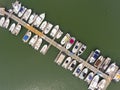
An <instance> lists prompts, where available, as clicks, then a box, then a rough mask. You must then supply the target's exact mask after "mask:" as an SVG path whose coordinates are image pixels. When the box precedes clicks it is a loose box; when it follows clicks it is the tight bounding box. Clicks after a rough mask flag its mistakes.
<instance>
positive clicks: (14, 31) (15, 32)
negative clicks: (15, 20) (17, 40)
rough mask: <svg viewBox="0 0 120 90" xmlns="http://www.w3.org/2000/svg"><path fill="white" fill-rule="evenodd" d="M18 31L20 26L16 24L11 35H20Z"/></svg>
mask: <svg viewBox="0 0 120 90" xmlns="http://www.w3.org/2000/svg"><path fill="white" fill-rule="evenodd" d="M20 30H21V25H20V24H18V25H16V27H15V29H14V30H13V31H12V32H11V33H12V34H14V35H16V36H17V35H18V34H19V33H20Z"/></svg>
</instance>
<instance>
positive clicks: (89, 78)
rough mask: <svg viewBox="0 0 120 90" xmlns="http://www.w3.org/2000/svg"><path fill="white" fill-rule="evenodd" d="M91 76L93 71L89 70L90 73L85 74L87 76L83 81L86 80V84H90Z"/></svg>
mask: <svg viewBox="0 0 120 90" xmlns="http://www.w3.org/2000/svg"><path fill="white" fill-rule="evenodd" d="M93 77H94V73H93V72H90V73H89V74H88V75H87V77H86V78H85V80H84V81H85V82H87V83H88V84H90V82H91V81H92V79H93Z"/></svg>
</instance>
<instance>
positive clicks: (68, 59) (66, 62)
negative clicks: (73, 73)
mask: <svg viewBox="0 0 120 90" xmlns="http://www.w3.org/2000/svg"><path fill="white" fill-rule="evenodd" d="M71 61H72V58H71V57H67V58H66V60H65V61H64V62H63V64H62V67H63V68H65V69H67V67H68V66H69V64H70V63H71Z"/></svg>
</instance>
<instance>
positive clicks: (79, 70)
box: [73, 63, 84, 77]
mask: <svg viewBox="0 0 120 90" xmlns="http://www.w3.org/2000/svg"><path fill="white" fill-rule="evenodd" d="M83 68H84V65H83V63H80V64H79V65H78V66H77V67H76V69H75V70H74V72H73V75H75V76H76V77H78V76H79V75H80V73H81V71H82V69H83Z"/></svg>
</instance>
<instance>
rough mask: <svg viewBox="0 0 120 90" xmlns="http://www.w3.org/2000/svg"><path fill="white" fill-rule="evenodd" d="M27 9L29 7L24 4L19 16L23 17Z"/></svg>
mask: <svg viewBox="0 0 120 90" xmlns="http://www.w3.org/2000/svg"><path fill="white" fill-rule="evenodd" d="M26 10H27V8H26V7H24V6H22V7H21V8H20V10H19V13H18V17H22V16H23V14H24V13H25V11H26Z"/></svg>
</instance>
